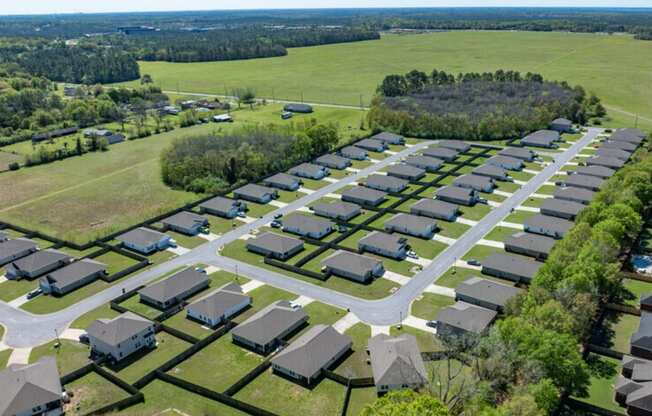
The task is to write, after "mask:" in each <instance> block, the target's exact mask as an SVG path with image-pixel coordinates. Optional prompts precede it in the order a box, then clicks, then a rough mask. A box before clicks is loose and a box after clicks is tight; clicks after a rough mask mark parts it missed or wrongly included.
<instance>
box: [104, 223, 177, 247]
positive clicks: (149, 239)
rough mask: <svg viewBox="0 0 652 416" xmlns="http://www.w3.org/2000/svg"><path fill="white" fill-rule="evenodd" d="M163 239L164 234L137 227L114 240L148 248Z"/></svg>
mask: <svg viewBox="0 0 652 416" xmlns="http://www.w3.org/2000/svg"><path fill="white" fill-rule="evenodd" d="M165 237H166V235H165V234H163V233H160V232H158V231H154V230H150V229H149V228H145V227H139V228H135V229H133V230H131V231H127V232H126V233H124V234H121V235H119V236H117V237H116V240H118V241H122V242H125V243H130V244H135V245H137V246H141V247H148V246H151V245H152V244H156V243H158V242H159V241H161V240H162V239H163V238H165Z"/></svg>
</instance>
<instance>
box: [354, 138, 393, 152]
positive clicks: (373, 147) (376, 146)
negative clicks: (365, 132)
mask: <svg viewBox="0 0 652 416" xmlns="http://www.w3.org/2000/svg"><path fill="white" fill-rule="evenodd" d="M355 147H359V148H360V149H364V150H367V151H369V152H378V153H382V152H384V151H385V150H387V144H386V143H384V142H381V141H380V140H374V139H362V140H360V141H359V142H357V143H355Z"/></svg>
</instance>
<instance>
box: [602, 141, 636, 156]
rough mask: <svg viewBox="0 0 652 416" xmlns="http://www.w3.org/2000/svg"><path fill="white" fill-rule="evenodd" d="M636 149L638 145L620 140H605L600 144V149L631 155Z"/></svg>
mask: <svg viewBox="0 0 652 416" xmlns="http://www.w3.org/2000/svg"><path fill="white" fill-rule="evenodd" d="M637 148H638V145H637V144H635V143H631V142H626V141H620V140H607V141H604V142H602V143H601V144H600V149H617V150H624V151H626V152H630V153H633V152H635V151H636V149H637Z"/></svg>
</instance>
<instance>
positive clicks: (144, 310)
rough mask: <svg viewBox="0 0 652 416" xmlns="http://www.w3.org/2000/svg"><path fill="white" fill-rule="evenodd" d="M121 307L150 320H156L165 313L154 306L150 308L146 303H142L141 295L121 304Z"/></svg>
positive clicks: (136, 295)
mask: <svg viewBox="0 0 652 416" xmlns="http://www.w3.org/2000/svg"><path fill="white" fill-rule="evenodd" d="M120 306H122V307H123V308H127V309H129V310H130V311H131V312H135V313H137V314H139V315H141V316H144V317H146V318H149V319H154V318H156V317H157V316H159V315H160V314H161V313H163V311H161V310H158V309H156V308H154V307H153V306H149V305H147V304H145V303H142V302H141V301H140V295H139V294H138V293H136V294H135V295H133V296H131V297H130V298H128V299H127V300H125V301H124V302H122V303H120Z"/></svg>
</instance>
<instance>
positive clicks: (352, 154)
mask: <svg viewBox="0 0 652 416" xmlns="http://www.w3.org/2000/svg"><path fill="white" fill-rule="evenodd" d="M340 155H342V156H343V157H346V158H349V159H354V160H365V159H366V158H367V151H366V150H363V149H360V148H359V147H355V146H346V147H343V148H342V149H340Z"/></svg>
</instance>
